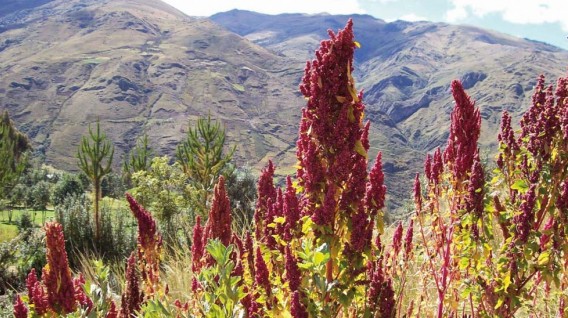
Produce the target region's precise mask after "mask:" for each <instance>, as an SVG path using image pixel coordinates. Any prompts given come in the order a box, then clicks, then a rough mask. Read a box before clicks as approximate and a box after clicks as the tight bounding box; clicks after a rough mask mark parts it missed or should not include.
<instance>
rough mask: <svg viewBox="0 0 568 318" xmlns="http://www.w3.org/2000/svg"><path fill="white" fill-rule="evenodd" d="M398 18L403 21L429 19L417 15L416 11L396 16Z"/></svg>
mask: <svg viewBox="0 0 568 318" xmlns="http://www.w3.org/2000/svg"><path fill="white" fill-rule="evenodd" d="M398 19H399V20H404V21H410V22H416V21H429V19H428V18H426V17H423V16H420V15H417V14H416V13H413V12H411V13H408V14H405V15H403V16H401V17H400V18H398Z"/></svg>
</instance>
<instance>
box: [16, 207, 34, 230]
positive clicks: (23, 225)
mask: <svg viewBox="0 0 568 318" xmlns="http://www.w3.org/2000/svg"><path fill="white" fill-rule="evenodd" d="M16 226H17V227H18V231H19V232H20V233H21V232H22V231H25V230H27V229H30V228H32V227H33V226H34V223H33V221H32V218H31V217H30V212H28V211H25V212H22V215H21V216H20V219H19V220H18V221H17V222H16Z"/></svg>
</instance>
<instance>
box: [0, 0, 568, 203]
mask: <svg viewBox="0 0 568 318" xmlns="http://www.w3.org/2000/svg"><path fill="white" fill-rule="evenodd" d="M349 17H350V16H332V15H325V14H321V15H300V14H285V15H278V16H269V15H263V14H257V13H252V12H247V11H230V12H226V13H221V14H217V15H215V16H213V17H211V19H203V18H192V17H188V16H186V15H184V14H182V13H181V12H179V11H177V10H176V9H174V8H172V7H170V6H168V5H166V4H164V3H162V2H160V1H157V0H66V1H65V0H33V1H22V0H7V2H6V4H4V3H3V4H2V5H1V6H0V110H3V109H8V110H9V112H10V114H11V116H12V117H13V119H14V120H15V121H16V122H17V123H18V125H19V128H20V129H21V130H23V131H24V132H26V133H27V134H28V135H29V136H30V137H31V138H32V140H33V143H34V146H35V148H36V149H37V150H38V151H39V152H42V153H43V154H44V155H45V157H46V160H47V162H48V163H49V164H52V165H54V166H56V167H57V168H62V169H70V170H73V169H76V159H75V153H76V149H77V145H78V143H79V140H80V137H81V136H82V135H83V134H85V133H86V131H87V127H88V125H89V124H92V123H94V122H95V121H96V120H97V119H99V120H100V121H101V126H102V128H103V129H104V130H105V132H107V134H108V135H109V137H110V139H111V140H113V141H114V142H115V145H116V146H117V150H116V155H115V158H116V159H117V160H116V163H117V166H118V164H119V163H120V158H121V156H122V155H123V154H124V153H125V152H127V151H128V150H129V149H130V148H131V147H132V146H133V145H134V144H135V141H136V138H137V137H138V136H140V135H141V134H143V133H147V134H148V135H149V138H150V141H151V144H152V147H153V148H154V149H155V150H156V152H157V153H167V154H170V155H172V154H173V150H174V148H175V145H176V144H177V143H178V142H179V141H180V140H181V139H182V138H183V137H184V133H185V130H186V129H187V126H188V121H194V120H195V119H196V118H197V117H198V116H204V115H207V114H208V113H209V112H210V113H211V115H212V116H213V117H215V118H219V119H221V120H222V121H223V122H224V123H225V125H226V128H227V132H228V134H229V142H231V143H236V144H237V153H236V159H237V161H238V162H239V163H240V164H248V165H251V166H254V167H255V169H256V168H259V167H261V166H263V165H264V164H265V163H266V161H267V160H268V159H270V158H273V159H275V161H276V164H277V165H278V166H279V167H280V168H281V169H280V173H281V174H284V173H292V172H293V170H294V168H293V165H294V163H295V158H294V141H295V139H296V134H297V124H298V122H299V115H300V109H301V108H302V107H303V105H304V100H303V98H302V97H301V94H300V93H299V91H298V83H299V81H300V78H301V76H302V74H303V68H304V65H305V61H306V60H308V59H311V58H312V55H313V52H314V50H315V49H316V48H317V46H318V44H319V41H320V40H322V39H324V38H326V37H327V32H326V30H327V29H328V28H331V29H334V30H337V29H339V28H341V27H343V26H344V25H345V22H346V21H347V19H348V18H349ZM352 17H353V19H354V22H355V32H356V34H355V35H356V38H357V40H358V41H359V42H360V43H361V45H362V47H361V49H359V50H358V51H357V52H356V65H355V67H356V74H355V75H356V78H357V82H358V86H359V87H360V88H363V89H364V90H365V102H366V105H367V113H366V115H367V118H369V119H370V120H371V121H372V131H371V147H372V155H373V156H374V155H375V154H376V152H377V151H379V150H380V151H382V152H383V153H384V159H383V160H384V166H385V170H386V172H387V183H388V186H389V193H390V202H391V205H392V206H399V207H400V206H401V204H402V203H403V202H404V199H406V198H408V197H409V187H410V184H411V180H412V176H413V174H414V173H415V172H417V171H421V170H422V169H421V167H422V161H423V158H424V154H425V153H426V152H428V151H431V150H432V149H434V148H435V147H437V146H439V145H442V144H443V143H444V141H445V138H446V136H447V131H448V126H449V123H448V119H449V112H450V110H451V108H452V104H453V102H452V100H451V97H450V93H449V84H450V82H451V80H452V79H455V78H461V79H462V80H463V81H464V86H465V87H466V88H467V89H468V92H469V93H470V94H471V95H472V96H473V97H474V98H475V99H476V100H477V104H478V105H479V106H480V107H481V109H482V114H483V119H484V127H483V129H484V134H483V136H482V139H483V144H484V146H489V148H487V149H491V148H490V147H491V146H492V145H494V143H495V141H496V131H497V128H498V124H499V117H500V113H501V111H502V110H503V109H507V110H509V111H511V112H513V113H514V114H515V115H516V116H519V114H520V113H521V112H522V111H523V110H524V109H526V108H527V106H528V102H529V100H530V96H531V94H532V87H533V85H534V83H535V78H536V76H537V75H538V74H540V73H544V74H546V75H548V76H550V77H549V78H550V79H554V78H555V77H556V76H558V75H561V74H563V73H564V72H565V70H566V65H565V64H564V63H566V61H568V53H567V52H566V51H563V50H560V49H558V48H555V47H553V46H550V45H546V44H543V43H538V42H534V41H527V40H522V39H518V38H514V37H510V36H506V35H503V34H498V33H495V32H491V31H487V30H482V29H477V28H473V27H463V26H452V25H447V24H441V23H429V22H416V23H410V22H403V21H395V22H392V23H386V22H385V21H382V20H379V19H375V18H373V17H371V16H366V15H354V16H352Z"/></svg>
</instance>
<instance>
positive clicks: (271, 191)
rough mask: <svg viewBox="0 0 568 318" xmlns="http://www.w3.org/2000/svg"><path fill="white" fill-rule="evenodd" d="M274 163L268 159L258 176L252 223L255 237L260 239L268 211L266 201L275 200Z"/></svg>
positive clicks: (262, 235)
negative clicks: (256, 197)
mask: <svg viewBox="0 0 568 318" xmlns="http://www.w3.org/2000/svg"><path fill="white" fill-rule="evenodd" d="M273 179H274V165H273V164H272V160H269V161H268V165H267V166H266V168H264V169H262V171H261V174H260V177H259V178H258V185H257V193H258V199H257V201H256V209H255V211H254V223H255V232H256V239H257V240H259V241H261V240H262V238H263V237H264V227H265V226H266V224H265V218H266V215H267V213H268V208H269V205H268V201H269V200H272V202H274V201H275V200H276V188H275V187H274V181H273Z"/></svg>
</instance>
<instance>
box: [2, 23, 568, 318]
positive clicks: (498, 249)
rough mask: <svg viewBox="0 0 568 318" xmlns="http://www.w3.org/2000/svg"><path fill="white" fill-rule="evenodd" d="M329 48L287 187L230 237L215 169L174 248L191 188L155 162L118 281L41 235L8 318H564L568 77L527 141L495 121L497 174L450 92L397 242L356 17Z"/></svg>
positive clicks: (461, 96) (262, 189)
mask: <svg viewBox="0 0 568 318" xmlns="http://www.w3.org/2000/svg"><path fill="white" fill-rule="evenodd" d="M329 36H330V39H329V40H325V41H323V42H322V43H321V47H320V49H319V50H318V51H317V52H316V59H314V60H313V61H311V62H308V64H307V65H306V68H305V73H304V77H303V79H302V82H301V85H300V90H301V93H302V94H303V95H304V97H305V98H306V100H307V104H306V106H305V107H304V108H303V109H302V117H301V122H300V130H299V135H298V141H297V149H296V156H297V160H298V164H297V166H296V168H297V170H296V175H295V176H288V177H287V178H286V182H285V185H284V186H283V187H280V186H277V185H275V180H274V171H275V167H274V165H273V164H272V162H269V163H268V165H267V166H266V168H264V169H263V170H262V171H261V175H260V178H259V180H258V183H257V198H256V205H255V210H254V221H253V223H252V226H251V228H250V229H248V228H244V229H243V228H241V229H238V230H237V231H234V230H233V227H232V226H231V224H232V220H233V218H234V215H233V211H232V208H233V206H232V205H231V202H230V201H231V198H229V193H231V191H230V190H229V189H228V188H229V185H228V184H227V183H226V182H227V179H228V178H226V176H225V175H223V173H221V169H219V170H217V173H216V175H213V174H212V173H209V174H208V175H207V180H209V181H208V182H212V183H215V185H214V187H213V188H212V191H211V195H210V197H211V200H210V201H209V200H208V202H206V203H205V206H206V207H207V209H206V211H207V214H196V218H195V220H194V221H193V229H192V231H191V233H189V234H190V236H191V240H190V241H191V242H190V243H191V244H190V246H189V245H183V244H180V245H170V244H171V243H173V242H174V241H175V240H169V239H167V237H168V236H172V234H173V235H174V236H176V235H177V231H178V229H176V228H175V227H174V226H173V225H171V226H170V225H168V226H164V224H162V223H168V222H172V220H171V219H170V217H171V214H170V212H171V211H170V210H167V209H163V210H160V208H170V207H171V208H173V209H176V208H179V207H180V205H183V204H187V203H184V202H183V201H184V200H185V198H186V197H184V192H183V191H185V190H186V188H184V185H187V184H191V183H185V182H184V181H183V180H184V178H183V177H184V176H187V168H186V169H183V168H181V167H180V166H179V163H174V164H170V163H169V160H168V158H167V157H156V158H154V160H153V161H152V165H151V166H150V171H140V172H137V173H134V174H133V176H132V178H133V182H134V184H136V183H137V182H140V181H137V174H139V173H140V174H146V175H144V178H142V179H143V180H146V181H145V182H144V188H143V189H142V190H140V189H138V190H136V191H138V193H137V195H138V197H139V200H137V199H135V198H134V197H133V196H131V195H130V194H127V195H126V199H127V202H128V205H129V208H130V211H131V212H132V217H133V218H134V219H135V220H136V224H137V233H138V235H137V244H136V248H135V250H133V251H132V252H131V253H130V254H129V255H130V256H129V257H128V259H127V261H126V264H125V270H124V272H123V273H122V274H118V275H114V276H112V275H111V274H110V269H109V268H110V267H108V266H104V265H103V264H101V263H100V262H98V261H94V262H92V263H91V264H92V265H89V263H88V262H87V263H84V264H83V266H82V268H81V269H82V271H79V272H78V274H76V275H73V274H72V272H71V269H70V264H69V255H68V254H67V252H66V248H65V236H66V235H67V234H68V232H66V229H65V228H64V226H62V225H61V224H59V223H47V224H46V225H45V227H44V228H45V233H46V234H45V235H46V240H45V241H46V249H47V259H46V261H47V265H46V266H45V267H43V270H42V273H41V276H40V277H38V275H37V274H38V273H36V271H35V270H34V269H32V270H31V271H30V272H29V274H28V276H27V279H26V288H27V290H26V291H22V292H20V293H18V294H17V295H16V297H15V301H14V307H13V314H14V316H15V317H17V318H24V317H30V316H31V317H38V316H39V317H52V316H58V315H66V316H68V317H125V318H126V317H132V316H137V317H295V318H298V317H381V318H385V317H516V316H534V317H552V316H557V317H568V312H567V309H566V305H567V301H568V296H567V294H566V291H567V288H568V261H567V259H568V255H567V254H566V253H568V243H567V241H566V233H568V77H566V78H560V79H559V80H558V82H557V84H556V87H554V86H553V85H550V86H546V85H545V81H544V78H543V77H541V78H540V79H539V80H538V84H537V86H536V89H535V93H534V95H533V100H532V105H531V106H530V108H529V110H528V111H527V112H526V114H525V115H524V116H523V118H522V120H521V122H520V130H519V131H518V132H515V131H514V130H513V128H512V123H511V117H510V116H509V114H508V113H506V112H505V113H504V114H503V118H502V123H501V131H500V134H499V136H498V141H499V145H500V148H499V154H498V157H497V160H496V166H497V168H496V169H495V170H494V171H486V167H484V165H483V164H482V162H481V160H480V155H479V146H478V138H479V136H480V134H481V130H480V129H481V116H480V111H479V108H477V107H476V106H475V102H474V101H473V100H472V99H471V98H470V97H469V96H468V95H467V93H466V92H465V90H464V87H463V85H462V84H461V82H460V81H457V80H456V81H453V82H452V83H451V93H452V95H453V98H454V100H455V106H454V109H453V111H452V115H451V124H450V127H449V130H450V133H449V137H448V140H447V144H446V146H445V147H444V149H437V150H436V151H435V152H434V153H433V154H429V155H427V156H426V158H425V162H424V176H423V177H421V175H420V174H416V177H415V179H414V189H412V191H410V189H409V194H410V193H412V194H413V199H414V207H413V208H414V209H413V210H414V213H413V215H412V216H411V217H410V219H409V220H408V221H407V222H406V223H404V224H403V223H402V222H399V223H397V224H395V225H394V226H393V228H392V229H390V231H389V232H387V231H386V229H385V225H384V221H383V217H384V207H385V204H384V202H385V195H386V192H387V189H386V187H385V185H384V181H385V180H384V179H385V176H384V174H383V168H382V160H381V156H382V155H381V152H379V153H378V155H377V156H376V158H375V160H374V162H373V163H372V167H371V168H370V169H368V165H369V163H370V162H369V158H368V151H369V148H370V143H369V139H370V136H369V128H370V124H369V123H368V122H365V118H364V112H365V105H364V103H363V93H362V92H360V91H357V89H356V87H355V81H354V79H353V77H352V75H351V72H352V71H353V65H352V64H353V53H354V51H355V49H356V48H357V47H359V46H360V44H359V43H358V42H356V41H355V40H354V35H353V24H352V21H351V20H350V21H348V23H347V25H346V27H345V29H343V30H340V31H339V32H338V33H337V34H336V33H333V32H331V31H330V32H329ZM203 144H207V143H202V145H203ZM221 144H222V143H221ZM198 146H199V145H198ZM221 148H222V147H221ZM196 149H199V147H196ZM197 153H202V152H197ZM229 157H230V156H229ZM186 158H187V157H186ZM200 171H201V170H200ZM207 171H212V170H207ZM192 176H193V174H192ZM150 180H151V181H150ZM211 180H213V181H211ZM186 181H187V180H186ZM139 184H141V183H139ZM138 187H139V188H140V185H139V186H138ZM164 191H165V192H166V194H167V195H163V193H164ZM149 198H152V199H151V200H148V199H149ZM146 200H148V201H146ZM140 202H144V204H146V205H148V206H151V207H152V208H150V209H148V210H147V209H145V208H144V207H143V205H141V204H140ZM156 202H159V204H156ZM152 209H156V211H159V212H156V211H153V210H152ZM175 213H176V214H177V213H178V212H175ZM174 215H175V214H174ZM185 230H186V231H188V229H187V228H186V229H185ZM170 231H174V233H171V232H170ZM164 238H166V239H164ZM83 273H85V274H87V273H88V275H83ZM111 276H112V277H114V279H115V280H118V281H119V283H117V284H115V285H114V286H111V284H110V283H109V280H110V279H111Z"/></svg>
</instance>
